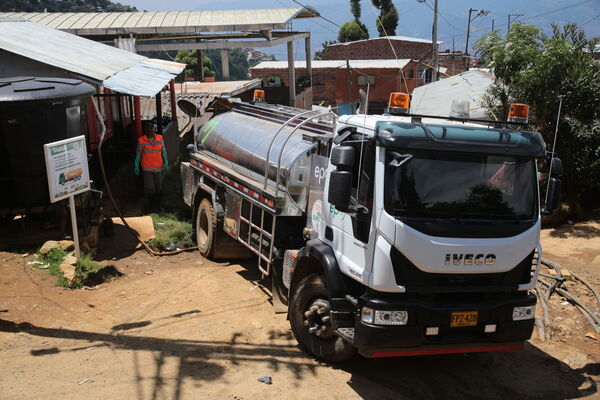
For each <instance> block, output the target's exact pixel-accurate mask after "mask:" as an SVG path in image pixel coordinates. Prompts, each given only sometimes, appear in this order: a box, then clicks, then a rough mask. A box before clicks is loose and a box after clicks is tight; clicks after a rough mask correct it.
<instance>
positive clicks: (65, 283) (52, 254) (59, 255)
mask: <svg viewBox="0 0 600 400" xmlns="http://www.w3.org/2000/svg"><path fill="white" fill-rule="evenodd" d="M66 256H67V252H66V251H64V250H63V249H52V250H50V251H49V252H48V253H46V254H39V253H38V255H37V260H38V261H40V262H42V264H32V267H34V268H38V269H47V270H48V273H50V275H53V276H55V277H56V284H57V286H60V287H63V288H68V289H79V288H81V287H83V286H95V285H99V284H101V283H103V282H106V281H108V280H111V279H114V278H117V277H119V276H121V275H123V274H121V273H120V272H119V271H117V269H116V268H115V267H114V266H112V265H102V264H98V263H96V262H94V261H93V260H92V257H91V256H90V255H89V254H82V255H81V258H80V260H79V262H78V263H77V264H76V265H75V278H74V279H73V281H72V282H69V280H68V279H67V278H65V276H64V274H63V272H62V270H61V269H60V265H61V264H62V263H63V261H64V259H65V257H66Z"/></svg>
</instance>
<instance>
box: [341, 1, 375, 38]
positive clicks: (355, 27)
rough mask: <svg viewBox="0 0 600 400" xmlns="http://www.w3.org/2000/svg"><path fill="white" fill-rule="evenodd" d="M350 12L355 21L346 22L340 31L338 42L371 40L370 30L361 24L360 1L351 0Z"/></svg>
mask: <svg viewBox="0 0 600 400" xmlns="http://www.w3.org/2000/svg"><path fill="white" fill-rule="evenodd" d="M350 12H351V13H352V15H353V16H354V20H353V21H349V22H346V23H345V24H343V25H342V26H341V27H340V30H339V31H338V42H340V43H345V42H353V41H355V40H363V39H368V38H369V30H368V29H367V27H366V26H365V25H364V24H363V23H362V22H360V14H361V10H360V0H350Z"/></svg>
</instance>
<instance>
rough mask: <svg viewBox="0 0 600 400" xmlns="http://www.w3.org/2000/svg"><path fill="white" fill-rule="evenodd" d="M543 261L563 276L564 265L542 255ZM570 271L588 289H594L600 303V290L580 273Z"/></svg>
mask: <svg viewBox="0 0 600 400" xmlns="http://www.w3.org/2000/svg"><path fill="white" fill-rule="evenodd" d="M541 261H542V263H543V264H546V265H547V266H549V267H552V268H554V269H555V270H556V271H557V272H558V276H560V277H562V274H561V270H562V267H561V266H560V265H558V264H556V263H555V262H553V261H550V260H548V259H547V258H543V257H542V260H541ZM569 272H570V274H571V276H572V277H573V278H575V279H577V280H578V281H579V282H581V283H583V284H584V285H585V286H587V287H588V289H590V290H591V291H592V293H593V294H594V296H596V301H597V302H598V304H599V305H600V293H599V292H598V290H596V288H595V287H594V286H593V285H592V284H591V283H589V282H588V281H587V280H585V279H584V278H582V277H581V276H579V275H578V274H574V273H573V272H572V271H569Z"/></svg>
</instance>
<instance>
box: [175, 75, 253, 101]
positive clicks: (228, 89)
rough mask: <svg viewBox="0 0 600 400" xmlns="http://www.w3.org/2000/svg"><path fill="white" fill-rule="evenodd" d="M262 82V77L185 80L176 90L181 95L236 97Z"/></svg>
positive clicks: (176, 86)
mask: <svg viewBox="0 0 600 400" xmlns="http://www.w3.org/2000/svg"><path fill="white" fill-rule="evenodd" d="M261 83H262V81H261V80H260V79H252V80H247V81H220V82H184V83H181V84H176V85H175V91H176V92H177V94H178V95H179V96H185V95H200V94H201V95H212V96H214V97H235V96H237V95H239V94H240V93H243V92H245V91H247V90H251V89H254V88H257V87H260V85H261ZM184 98H185V97H184Z"/></svg>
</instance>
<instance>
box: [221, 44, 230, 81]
mask: <svg viewBox="0 0 600 400" xmlns="http://www.w3.org/2000/svg"><path fill="white" fill-rule="evenodd" d="M221 72H222V73H223V80H224V81H226V80H228V79H229V53H228V52H227V49H221Z"/></svg>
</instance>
